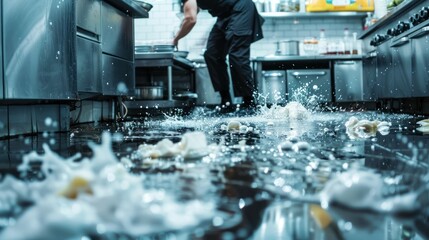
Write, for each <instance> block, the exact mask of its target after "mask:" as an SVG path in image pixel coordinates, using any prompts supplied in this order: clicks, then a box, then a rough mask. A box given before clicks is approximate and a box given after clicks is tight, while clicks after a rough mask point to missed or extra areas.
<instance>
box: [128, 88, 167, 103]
mask: <svg viewBox="0 0 429 240" xmlns="http://www.w3.org/2000/svg"><path fill="white" fill-rule="evenodd" d="M135 95H136V97H137V98H139V99H146V100H156V99H163V98H164V89H163V87H162V86H144V87H138V88H136V94H135Z"/></svg>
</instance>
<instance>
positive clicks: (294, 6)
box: [289, 0, 300, 12]
mask: <svg viewBox="0 0 429 240" xmlns="http://www.w3.org/2000/svg"><path fill="white" fill-rule="evenodd" d="M299 9H300V4H299V0H289V11H290V12H299Z"/></svg>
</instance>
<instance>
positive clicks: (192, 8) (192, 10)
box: [173, 0, 198, 46]
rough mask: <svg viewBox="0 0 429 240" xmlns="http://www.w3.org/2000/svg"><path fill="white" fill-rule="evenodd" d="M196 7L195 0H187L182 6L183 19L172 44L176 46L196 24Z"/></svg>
mask: <svg viewBox="0 0 429 240" xmlns="http://www.w3.org/2000/svg"><path fill="white" fill-rule="evenodd" d="M197 14H198V5H197V0H188V1H186V2H185V3H184V4H183V15H184V18H183V20H182V23H181V24H180V29H179V31H177V33H176V36H175V37H174V39H173V44H174V45H175V46H177V44H178V43H179V40H180V39H182V38H183V37H185V36H186V35H188V33H189V32H190V31H191V30H192V28H194V26H195V24H196V23H197Z"/></svg>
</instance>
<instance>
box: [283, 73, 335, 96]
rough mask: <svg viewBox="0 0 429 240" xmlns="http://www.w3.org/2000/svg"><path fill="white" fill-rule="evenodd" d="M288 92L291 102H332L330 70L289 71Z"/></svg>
mask: <svg viewBox="0 0 429 240" xmlns="http://www.w3.org/2000/svg"><path fill="white" fill-rule="evenodd" d="M287 91H288V95H289V100H291V101H296V100H298V101H299V100H304V101H308V100H307V99H309V98H313V97H315V98H316V99H315V100H317V101H319V102H330V101H332V84H331V73H330V69H313V70H301V69H300V70H287Z"/></svg>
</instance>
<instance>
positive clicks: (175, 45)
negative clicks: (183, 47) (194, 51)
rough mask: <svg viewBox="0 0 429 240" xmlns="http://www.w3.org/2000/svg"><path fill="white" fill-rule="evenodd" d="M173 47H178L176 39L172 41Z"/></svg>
mask: <svg viewBox="0 0 429 240" xmlns="http://www.w3.org/2000/svg"><path fill="white" fill-rule="evenodd" d="M173 45H174V47H175V48H177V46H178V45H179V40H177V39H176V38H174V39H173Z"/></svg>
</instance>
